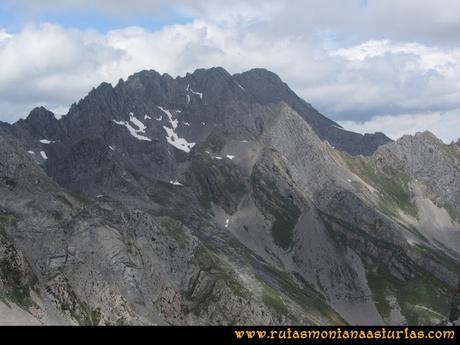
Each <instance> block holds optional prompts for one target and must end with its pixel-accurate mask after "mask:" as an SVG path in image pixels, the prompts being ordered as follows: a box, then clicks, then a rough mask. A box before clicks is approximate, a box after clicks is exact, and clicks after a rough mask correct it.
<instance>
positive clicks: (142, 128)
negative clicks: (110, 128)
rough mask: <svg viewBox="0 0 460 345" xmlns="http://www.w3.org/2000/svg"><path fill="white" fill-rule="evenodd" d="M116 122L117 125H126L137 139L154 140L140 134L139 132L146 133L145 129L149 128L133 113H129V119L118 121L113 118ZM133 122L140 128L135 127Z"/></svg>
mask: <svg viewBox="0 0 460 345" xmlns="http://www.w3.org/2000/svg"><path fill="white" fill-rule="evenodd" d="M112 121H113V122H115V123H116V124H117V125H120V126H125V127H126V128H127V129H128V131H129V133H130V134H131V135H132V136H133V137H134V138H136V139H138V140H145V141H152V139H150V138H148V137H146V136H144V135H140V134H139V133H145V129H146V128H147V127H146V126H145V125H144V124H143V123H142V122H141V121H139V120H138V119H137V118H136V117H134V115H133V113H129V121H116V120H112ZM130 122H131V123H133V124H134V125H135V126H136V127H137V128H138V129H135V128H134V127H133V126H131V124H130Z"/></svg>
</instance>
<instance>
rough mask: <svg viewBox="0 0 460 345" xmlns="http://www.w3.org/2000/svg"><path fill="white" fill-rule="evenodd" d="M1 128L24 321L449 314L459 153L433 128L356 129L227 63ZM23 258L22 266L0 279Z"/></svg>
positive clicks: (388, 320) (9, 287) (13, 282)
mask: <svg viewBox="0 0 460 345" xmlns="http://www.w3.org/2000/svg"><path fill="white" fill-rule="evenodd" d="M0 127H1V128H0V144H1V145H0V196H1V197H0V273H1V274H0V286H2V287H6V289H5V288H3V290H5V291H7V292H8V293H9V292H10V291H23V292H24V294H23V295H22V296H21V298H20V299H17V295H13V294H10V293H9V294H7V295H6V299H7V300H8V301H9V302H10V300H11V299H14V298H16V300H13V302H12V303H16V304H18V305H20V306H21V308H24V310H27V311H34V310H35V311H36V310H40V315H45V316H49V315H51V316H53V315H54V316H56V317H57V318H58V320H59V321H62V322H64V323H65V322H76V323H81V324H113V323H135V324H139V323H147V324H209V323H217V324H228V323H235V322H237V323H270V324H273V323H291V324H292V323H296V324H331V323H351V324H365V323H372V324H384V323H385V324H395V323H396V324H404V323H411V324H427V323H435V322H437V321H438V320H439V317H440V315H447V310H446V305H447V302H446V300H447V297H446V296H449V292H450V289H451V287H452V282H453V281H454V280H455V279H454V278H453V277H455V278H456V271H458V262H459V260H460V258H459V255H460V254H459V253H460V237H459V235H458V234H459V233H460V227H459V225H458V221H457V219H459V218H460V209H459V206H458V205H460V199H459V198H460V194H459V193H458V191H459V190H460V182H459V181H460V176H459V174H460V173H459V172H460V155H459V153H458V150H457V149H455V150H454V149H453V148H452V146H448V145H444V144H443V143H442V142H441V141H439V140H438V139H436V138H435V137H434V136H433V135H432V134H430V133H419V134H416V135H414V136H405V137H403V138H401V139H400V140H397V141H395V142H392V141H391V140H390V139H388V138H387V137H386V136H385V135H384V134H381V133H377V134H366V135H361V134H357V133H353V132H350V131H346V130H344V129H343V128H341V127H340V126H339V125H338V124H336V123H335V122H334V121H332V120H330V119H328V118H326V117H325V116H323V115H322V114H321V113H320V112H318V111H317V110H316V109H315V108H313V107H312V106H311V105H310V104H309V103H307V102H305V101H304V100H303V99H301V98H300V97H299V96H297V95H296V94H295V92H294V91H292V90H291V89H290V88H289V87H288V86H287V85H286V84H285V83H284V82H283V81H282V79H281V78H279V77H278V76H277V75H276V74H274V73H272V72H270V71H267V70H265V69H254V70H251V71H248V72H244V73H241V74H235V75H233V76H232V75H230V74H229V73H228V72H227V71H225V70H224V69H223V68H219V67H216V68H211V69H199V70H196V71H194V72H193V73H189V74H187V75H185V76H183V77H175V78H173V77H171V76H169V75H167V74H160V73H158V72H156V71H142V72H139V73H136V74H134V75H133V76H131V77H129V78H128V79H127V80H126V81H123V80H121V81H120V82H118V83H117V84H116V85H115V86H112V85H111V84H109V83H102V84H101V85H99V86H98V87H97V88H95V89H93V90H92V91H91V92H90V93H89V94H88V95H87V96H86V97H85V98H83V99H82V100H80V101H79V102H78V103H76V104H74V105H73V106H72V107H71V109H70V110H69V113H68V114H67V115H66V116H63V117H62V118H61V119H59V120H57V119H55V118H54V116H53V115H52V113H51V112H49V111H47V110H46V109H44V108H37V109H34V110H33V111H32V113H31V115H30V116H29V117H28V118H27V119H26V120H21V121H18V122H17V123H16V124H13V125H8V124H0ZM4 248H14V249H15V250H16V252H15V253H13V251H10V252H11V253H13V254H14V255H9V256H5V255H4V253H6V252H7V251H6V250H4ZM21 255H22V256H23V257H24V258H25V259H23V261H24V262H29V263H31V265H30V267H29V268H28V270H25V269H21V270H19V272H18V270H16V271H14V270H9V271H8V272H6V273H5V272H4V271H2V270H3V268H4V267H10V266H11V265H10V266H8V265H6V264H5V262H6V263H11V262H13V263H14V262H16V261H17V260H20V258H21ZM17 276H26V277H30V278H32V277H33V278H34V279H28V280H27V279H21V281H18V279H16V278H14V277H17ZM5 277H6V279H5ZM11 277H13V278H11ZM31 282H34V283H33V285H32V283H31ZM455 283H456V281H455ZM18 284H19V287H18ZM31 290H33V291H35V292H36V293H35V295H34V296H35V297H34V298H37V299H38V300H39V301H38V302H39V303H38V302H37V305H38V304H39V305H40V306H38V307H37V306H36V305H34V303H35V302H34V301H33V300H32V297H31V296H32V295H31V294H28V293H26V292H28V291H31ZM427 291H428V293H427ZM431 292H436V293H431ZM0 297H1V298H0V308H1V307H2V303H4V302H3V301H4V299H3V296H0ZM9 302H8V303H9ZM34 315H35V314H34ZM40 315H39V316H37V318H40V317H41V316H40ZM0 320H1V319H0ZM47 321H48V320H45V319H43V318H42V319H40V322H44V323H46V322H47Z"/></svg>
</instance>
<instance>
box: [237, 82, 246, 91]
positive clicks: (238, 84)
mask: <svg viewBox="0 0 460 345" xmlns="http://www.w3.org/2000/svg"><path fill="white" fill-rule="evenodd" d="M235 83H236V85H237V86H238V87H239V88H240V89H241V90H243V91H246V89H245V88H244V87H242V86H241V84H240V83H237V82H235Z"/></svg>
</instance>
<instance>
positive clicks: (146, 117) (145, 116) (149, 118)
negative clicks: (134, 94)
mask: <svg viewBox="0 0 460 345" xmlns="http://www.w3.org/2000/svg"><path fill="white" fill-rule="evenodd" d="M151 119H152V118H151V117H150V116H148V115H147V114H145V115H144V120H151Z"/></svg>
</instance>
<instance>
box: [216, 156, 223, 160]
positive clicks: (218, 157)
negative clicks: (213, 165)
mask: <svg viewBox="0 0 460 345" xmlns="http://www.w3.org/2000/svg"><path fill="white" fill-rule="evenodd" d="M214 159H222V157H220V156H216V157H214Z"/></svg>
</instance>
